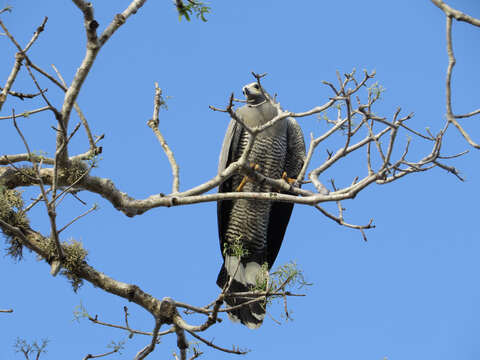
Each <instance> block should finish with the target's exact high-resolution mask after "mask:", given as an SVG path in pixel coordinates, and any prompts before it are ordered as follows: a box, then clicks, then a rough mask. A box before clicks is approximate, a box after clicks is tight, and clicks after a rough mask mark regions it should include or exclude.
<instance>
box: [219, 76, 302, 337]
mask: <svg viewBox="0 0 480 360" xmlns="http://www.w3.org/2000/svg"><path fill="white" fill-rule="evenodd" d="M256 86H258V85H257V84H256V83H252V84H249V85H246V86H245V87H244V93H245V95H246V98H247V101H248V104H247V105H245V106H242V107H241V108H239V109H238V110H237V111H236V115H237V116H238V117H239V118H241V120H242V121H243V123H244V124H245V125H246V126H249V127H252V128H253V127H257V126H260V125H262V124H265V123H266V122H268V121H270V120H271V119H273V118H274V117H275V116H276V115H277V108H276V107H275V106H274V105H273V104H272V103H271V101H270V99H269V96H268V94H267V97H265V94H266V93H265V92H264V91H261V89H259V88H257V87H256ZM248 139H249V135H248V132H247V131H245V129H243V128H242V126H241V125H240V124H238V123H236V121H235V120H233V119H232V121H231V122H230V124H229V127H228V129H227V133H226V135H225V139H224V141H223V145H222V150H221V152H220V162H219V170H220V171H222V170H223V169H225V168H226V167H227V166H228V165H229V164H230V163H231V162H234V161H236V160H238V159H239V158H240V156H241V155H242V153H243V151H244V149H245V147H246V146H247V143H248ZM304 158H305V144H304V140H303V133H302V130H301V128H300V126H299V125H298V124H297V122H296V121H295V120H294V119H291V118H288V119H283V120H280V121H278V122H277V123H275V125H274V126H271V127H270V128H268V129H267V130H266V131H263V132H261V133H260V134H258V136H257V138H256V139H255V142H254V144H253V148H252V151H251V153H250V155H249V158H248V161H249V162H250V163H253V164H256V165H259V166H260V168H259V170H258V171H259V172H260V173H262V174H263V175H265V176H267V177H270V178H273V179H279V178H280V177H281V176H282V174H283V172H284V171H286V172H287V176H289V177H292V178H296V177H297V175H298V174H299V172H300V169H301V168H302V166H303V162H304ZM242 179H243V175H241V174H236V175H233V176H232V177H231V178H230V179H228V180H227V181H225V182H224V183H223V184H222V185H221V186H220V187H219V191H220V192H230V191H235V189H236V188H237V187H238V185H239V184H240V182H241V181H242ZM243 191H245V192H272V191H276V189H273V188H272V187H271V186H270V185H267V184H265V183H263V184H260V183H253V182H251V181H249V182H247V183H246V184H245V186H244V188H243ZM292 208H293V204H287V203H279V202H271V201H265V200H247V199H238V200H233V201H232V200H225V201H219V202H218V206H217V214H218V229H219V236H220V247H221V250H222V255H224V254H223V249H224V246H225V244H230V243H233V242H235V241H241V243H242V245H243V248H244V249H245V250H246V251H247V254H246V255H245V256H243V257H242V259H241V265H239V266H236V267H235V269H233V267H232V266H231V260H230V258H231V257H230V256H228V254H227V258H226V259H225V263H224V265H223V266H222V269H221V271H220V274H219V276H218V279H217V284H218V285H219V286H220V287H223V286H224V285H225V284H226V282H227V281H228V279H229V278H230V277H234V279H235V281H234V283H235V291H234V290H233V289H230V291H231V292H238V291H249V290H250V289H251V288H252V287H254V286H255V285H256V278H257V277H259V276H260V277H261V276H262V274H261V271H260V270H259V269H260V268H261V266H262V265H263V264H264V263H266V264H267V267H268V269H270V268H271V266H272V265H273V262H274V261H275V258H276V256H277V254H278V251H279V249H280V246H281V243H282V240H283V237H284V235H285V230H286V227H287V224H288V221H289V219H290V214H291V212H292ZM227 260H228V261H227ZM237 263H238V261H237ZM232 286H233V285H232ZM242 289H243V290H242ZM226 302H227V304H228V305H230V306H234V305H235V304H237V305H238V304H241V303H243V302H245V300H242V299H234V298H227V300H226ZM253 305H255V306H246V307H245V308H241V309H239V310H241V311H235V312H232V314H230V315H231V316H232V317H234V318H238V319H239V320H240V321H241V322H242V323H243V324H245V325H247V326H248V327H250V328H256V327H258V326H260V324H261V323H262V321H263V317H264V314H265V309H264V308H263V307H262V306H260V305H259V304H253Z"/></svg>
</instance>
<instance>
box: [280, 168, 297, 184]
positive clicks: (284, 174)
mask: <svg viewBox="0 0 480 360" xmlns="http://www.w3.org/2000/svg"><path fill="white" fill-rule="evenodd" d="M282 179H283V180H285V181H286V182H288V183H289V184H293V183H294V182H295V181H297V179H293V178H289V177H288V176H287V172H286V171H284V172H283V174H282Z"/></svg>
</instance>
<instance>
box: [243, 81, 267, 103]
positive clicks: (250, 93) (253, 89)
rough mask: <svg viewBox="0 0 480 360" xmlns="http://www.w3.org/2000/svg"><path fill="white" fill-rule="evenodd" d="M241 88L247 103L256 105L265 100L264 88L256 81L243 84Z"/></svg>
mask: <svg viewBox="0 0 480 360" xmlns="http://www.w3.org/2000/svg"><path fill="white" fill-rule="evenodd" d="M242 90H243V95H245V98H246V99H247V102H248V103H249V104H253V105H258V104H261V103H263V102H265V101H266V100H267V98H266V92H265V90H263V91H262V88H261V87H260V85H259V84H258V83H256V82H253V83H250V84H247V85H245V86H244V87H243V89H242Z"/></svg>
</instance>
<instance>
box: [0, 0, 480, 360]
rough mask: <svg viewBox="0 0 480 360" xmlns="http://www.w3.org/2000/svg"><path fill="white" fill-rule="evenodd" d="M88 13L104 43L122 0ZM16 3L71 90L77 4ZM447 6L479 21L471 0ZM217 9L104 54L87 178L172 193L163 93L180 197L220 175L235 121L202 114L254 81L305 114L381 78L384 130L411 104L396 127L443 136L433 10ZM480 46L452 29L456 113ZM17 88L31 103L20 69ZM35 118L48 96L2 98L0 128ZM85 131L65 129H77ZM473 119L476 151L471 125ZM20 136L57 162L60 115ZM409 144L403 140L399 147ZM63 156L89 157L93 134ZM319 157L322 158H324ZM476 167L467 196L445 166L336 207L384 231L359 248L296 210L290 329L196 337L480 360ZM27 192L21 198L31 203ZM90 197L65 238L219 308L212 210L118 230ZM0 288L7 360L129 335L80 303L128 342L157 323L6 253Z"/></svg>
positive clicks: (166, 344)
mask: <svg viewBox="0 0 480 360" xmlns="http://www.w3.org/2000/svg"><path fill="white" fill-rule="evenodd" d="M93 3H94V6H95V9H96V19H97V21H98V22H99V23H100V28H99V29H100V30H102V29H103V28H104V27H105V26H106V25H107V24H108V23H109V22H110V20H111V19H112V17H113V15H114V14H115V13H117V12H120V11H122V10H123V9H124V7H125V6H126V4H128V3H129V1H126V0H122V1H110V2H107V1H94V2H93ZM7 4H10V5H12V6H13V13H11V14H2V20H3V21H4V22H5V23H6V25H7V26H8V27H9V29H10V31H11V32H12V33H13V34H14V35H15V36H16V37H17V39H18V40H19V41H20V42H21V43H22V44H25V43H26V41H28V39H29V38H30V37H31V34H32V33H33V31H34V30H35V28H36V27H37V26H38V25H39V24H40V23H41V21H42V19H43V16H48V17H49V20H48V24H47V27H46V30H45V32H44V33H43V34H42V35H41V37H40V39H39V41H38V42H37V43H36V44H35V45H34V47H33V48H32V50H31V54H30V55H31V58H32V60H33V61H34V62H36V63H37V64H38V65H40V66H42V67H44V68H47V69H49V67H50V64H52V63H54V64H55V65H56V66H57V67H58V68H59V70H60V71H61V72H62V74H63V75H64V77H65V79H66V80H67V81H71V79H72V77H73V75H74V73H75V71H76V69H77V67H78V65H79V64H80V61H81V58H82V56H83V54H84V44H85V34H84V29H83V19H82V16H81V13H80V12H79V11H78V9H77V8H76V7H75V6H74V5H73V3H71V2H69V1H64V2H59V1H56V2H53V1H19V0H9V1H6V0H1V1H0V7H3V6H5V5H7ZM449 4H450V5H451V6H453V7H456V8H459V9H460V10H464V11H466V12H468V13H470V14H471V15H472V16H475V17H477V18H478V17H480V3H477V2H475V1H467V0H456V1H454V0H451V1H449ZM211 7H212V12H213V13H212V14H211V15H210V16H208V19H209V21H208V23H202V22H200V21H196V20H194V21H192V22H190V23H188V22H185V21H182V22H179V21H178V18H177V14H176V12H175V9H174V7H173V5H172V1H170V0H166V1H152V0H150V1H148V2H147V4H146V5H145V6H144V8H142V9H141V10H140V11H139V12H138V13H137V14H136V15H135V16H133V17H132V18H130V19H129V20H128V23H127V24H126V25H125V26H124V27H123V28H122V29H120V30H119V31H118V33H116V34H115V36H114V37H113V38H112V39H111V40H110V41H109V43H108V44H107V45H106V46H105V48H104V49H103V50H102V51H101V53H100V54H99V56H98V59H97V62H96V64H95V65H94V67H93V69H92V71H91V73H90V76H89V77H88V79H87V81H86V83H85V86H84V87H83V90H82V92H81V94H80V96H79V99H78V102H79V104H80V106H81V108H82V109H83V111H84V113H85V115H86V116H87V118H88V119H89V122H90V125H91V127H92V129H93V131H94V133H95V134H101V133H105V134H106V135H105V140H103V142H102V146H103V149H104V151H103V154H102V160H101V162H100V164H99V168H98V169H95V171H94V174H95V175H98V176H102V177H110V178H111V179H112V180H113V181H114V182H115V183H116V185H117V186H118V187H119V188H120V189H121V190H122V191H125V192H127V193H129V194H130V195H131V196H134V197H138V198H143V197H145V196H148V195H149V194H153V193H158V192H168V191H169V190H170V188H171V183H170V181H171V175H170V169H169V166H168V163H167V161H166V159H165V156H164V154H163V152H162V150H161V148H160V146H159V145H158V143H157V141H156V139H155V138H154V136H153V134H152V133H151V130H150V129H149V128H148V127H147V126H146V120H148V119H149V118H150V117H151V114H152V100H153V90H154V85H153V84H154V82H155V81H158V82H159V84H160V87H162V88H163V89H164V91H165V93H166V95H168V96H171V98H170V100H169V102H168V105H169V109H168V111H162V113H161V124H160V126H161V130H162V131H163V133H164V135H165V137H166V139H167V141H168V143H169V144H170V146H171V148H172V149H173V151H174V152H175V154H176V156H177V159H178V162H179V164H180V171H181V188H182V189H187V188H189V187H191V186H193V185H196V184H199V183H202V182H204V181H206V180H208V179H209V178H211V177H212V176H213V175H214V174H215V171H216V167H217V159H218V153H219V149H220V146H221V141H222V139H223V134H224V132H225V129H226V126H227V123H228V120H229V119H228V118H227V117H226V116H225V115H223V114H219V113H213V112H211V111H210V110H209V109H208V105H210V104H211V105H216V106H222V105H225V104H226V102H227V100H228V96H229V94H230V92H232V91H235V93H236V94H237V96H240V94H241V87H242V86H243V85H244V84H246V83H248V82H251V81H252V77H251V75H250V72H251V71H256V72H267V73H268V74H269V75H268V78H267V79H266V80H265V86H266V88H267V89H268V90H269V91H270V92H272V93H274V92H276V93H278V99H279V101H280V102H281V104H282V106H283V107H284V108H285V109H288V110H292V111H302V110H306V109H309V108H311V107H312V106H314V105H319V104H323V103H325V102H326V101H327V99H328V96H330V95H331V94H330V93H329V92H328V89H326V88H325V86H324V85H322V84H321V80H328V81H335V71H336V70H339V71H340V72H342V73H343V72H348V71H351V70H352V68H357V69H358V70H361V69H364V68H365V69H368V70H372V69H375V70H376V71H377V80H378V81H379V82H380V83H381V84H382V85H383V86H384V87H385V88H386V89H387V90H386V92H385V93H384V95H383V99H382V101H381V103H380V104H379V106H378V107H377V109H376V111H377V113H378V114H381V115H385V116H389V117H390V116H391V115H392V114H393V113H394V111H395V109H396V107H397V106H401V107H402V109H403V111H404V112H405V113H408V112H411V111H413V112H415V117H414V119H413V120H411V122H410V125H411V126H415V127H416V128H417V129H424V128H425V127H426V126H429V127H430V129H431V130H432V131H433V132H436V131H438V130H439V128H440V127H441V126H442V125H443V123H444V113H445V105H444V103H445V95H444V82H445V80H444V79H445V70H446V65H447V56H446V50H445V18H444V15H443V13H441V11H440V10H439V9H438V8H436V7H435V6H433V4H431V2H430V1H427V0H422V1H418V0H409V1H383V0H368V1H335V2H334V1H312V0H311V1H302V2H296V3H294V2H292V1H278V0H277V1H274V0H248V1H247V0H244V1H211ZM479 43H480V31H479V30H478V29H473V28H472V27H471V26H470V25H466V24H459V23H454V46H455V51H456V56H457V60H458V61H457V67H456V68H455V73H454V83H453V89H454V98H453V101H454V112H456V113H465V112H469V111H472V110H474V109H477V108H478V107H479V106H480V98H479V96H478V84H479V83H480V73H479V72H478V64H479V59H480V48H479V47H478V44H479ZM14 51H15V50H14V49H13V47H12V45H11V44H10V42H9V41H8V39H7V38H6V37H4V36H1V37H0V53H1V54H2V56H0V84H4V82H5V80H6V78H7V76H8V74H9V72H10V69H11V66H12V65H13V61H14V60H13V54H14ZM49 71H50V72H51V73H53V71H51V70H49ZM41 84H42V86H44V87H48V89H49V91H48V95H49V96H50V98H51V99H52V101H53V102H54V103H55V104H56V105H57V106H59V104H60V103H61V100H62V96H61V93H60V92H59V91H57V90H56V89H55V88H54V86H53V85H51V84H49V83H48V82H46V81H44V80H42V82H41ZM14 89H15V90H24V91H34V87H33V84H31V82H30V81H29V79H28V78H27V75H26V73H24V72H23V73H22V75H21V77H19V79H18V81H17V82H16V84H15V86H14ZM40 106H43V104H42V102H41V100H34V101H25V102H20V101H15V100H12V99H10V100H9V102H7V103H6V105H5V106H4V108H3V112H2V113H1V114H0V116H4V115H5V114H8V113H10V111H11V108H12V107H15V109H16V112H17V113H20V112H22V111H25V110H30V109H33V108H36V107H40ZM76 122H78V118H77V117H76V115H73V122H72V124H73V123H76ZM464 122H465V123H467V125H466V128H467V129H468V130H469V131H470V132H471V135H472V136H473V137H474V138H476V139H477V141H480V118H479V117H478V116H477V117H476V118H474V119H470V120H465V121H464ZM300 123H301V125H302V127H303V128H304V131H305V134H306V136H308V133H309V132H311V131H313V132H314V133H316V134H320V133H321V132H322V131H325V129H326V127H325V124H324V123H320V122H318V121H317V120H316V118H315V117H311V118H305V119H301V120H300ZM19 125H20V126H21V127H22V129H23V130H24V132H25V135H26V137H27V139H28V140H29V142H30V143H31V146H32V148H33V149H35V150H42V151H46V152H48V153H49V154H52V153H53V152H54V145H55V141H54V134H53V131H52V130H51V129H50V126H51V125H54V119H53V118H52V117H51V116H50V114H46V113H43V114H39V115H35V116H31V117H30V118H29V119H23V120H20V121H19ZM0 134H1V142H0V153H2V154H3V153H14V152H24V149H23V145H22V143H21V141H20V139H19V138H18V136H17V135H16V134H15V132H14V131H13V126H12V124H11V123H10V122H5V121H2V122H0ZM401 136H402V137H403V138H402V139H403V140H401V141H404V139H405V138H406V134H404V133H403V134H401ZM445 141H446V143H445V145H444V148H443V149H444V153H445V154H452V153H455V152H460V151H462V150H464V149H466V148H467V145H466V143H465V142H464V141H463V140H462V139H461V138H460V137H459V136H458V134H457V133H456V131H455V130H454V129H453V128H452V129H450V130H449V133H448V136H447V137H446V139H445ZM338 146H339V145H338V144H337V145H336V146H335V147H333V146H332V148H331V149H333V148H337V147H338ZM72 150H73V151H72V152H77V153H79V152H84V151H86V150H87V142H86V139H85V136H84V135H83V134H80V135H79V136H78V137H77V138H76V139H75V140H74V143H73V148H72ZM319 151H320V153H321V154H322V156H324V155H323V154H325V148H321V149H319ZM425 151H427V147H425V146H423V145H421V144H418V146H414V147H412V150H411V154H412V160H416V159H417V157H416V156H415V154H418V155H419V156H420V154H424V153H425ZM479 160H480V153H479V152H478V151H475V150H471V151H470V153H469V154H467V155H466V156H464V157H463V158H461V159H457V160H456V161H452V162H450V164H453V165H455V166H457V167H458V168H459V169H460V170H461V172H462V175H463V176H464V177H465V179H466V181H465V182H464V183H462V182H460V181H458V180H457V179H456V178H455V177H454V176H452V175H450V174H447V173H446V172H445V171H444V170H441V169H434V170H432V171H430V172H428V173H424V174H420V175H413V176H410V177H407V178H404V179H402V180H400V181H398V182H396V183H393V184H390V185H386V186H377V185H374V186H372V187H371V188H369V189H367V190H365V191H363V192H362V193H360V194H359V196H357V198H356V199H354V200H351V201H347V202H345V203H344V204H343V205H344V207H346V208H347V211H346V213H345V215H346V217H347V220H348V221H350V222H353V223H366V222H368V221H369V219H370V218H374V222H375V224H376V225H377V228H376V229H374V230H371V231H369V232H368V233H367V235H368V242H366V243H365V242H364V241H363V240H362V238H361V236H360V234H359V233H358V232H357V231H353V230H350V229H346V228H342V227H340V226H338V225H337V224H336V223H333V222H332V221H331V220H328V219H326V218H325V217H323V216H322V215H321V214H320V213H318V212H317V211H316V210H315V209H312V208H309V207H305V206H296V207H295V210H294V213H293V216H292V219H291V222H290V225H289V228H288V231H287V233H286V237H285V241H284V246H283V248H282V250H281V251H280V254H279V257H278V259H277V264H282V263H285V262H288V261H291V260H294V261H296V262H297V263H298V264H299V265H300V267H301V268H302V269H303V270H304V271H305V274H306V277H307V280H309V281H311V282H312V283H314V285H313V286H312V287H310V288H309V289H308V290H307V295H308V296H307V297H305V298H295V299H291V300H290V301H289V307H290V309H291V310H292V312H293V317H294V319H295V320H294V321H293V322H287V323H285V324H283V325H281V326H279V325H277V324H275V323H274V322H273V321H272V320H270V319H269V318H267V319H266V321H265V324H264V325H263V326H262V327H261V328H260V329H259V330H256V331H251V330H249V329H247V328H245V327H242V326H240V325H237V324H232V323H230V322H229V321H228V320H226V321H225V323H224V324H223V325H221V326H217V327H214V328H212V329H210V330H209V331H208V332H206V333H204V334H203V335H204V336H206V337H207V338H209V339H211V338H215V341H216V342H217V343H218V344H220V345H223V346H230V345H232V344H235V345H237V346H240V347H242V348H249V349H251V350H252V352H251V353H250V354H249V355H247V358H248V359H297V358H316V359H328V360H347V359H348V360H350V359H355V360H381V359H383V358H384V357H387V358H388V359H389V360H403V359H409V360H416V359H437V360H447V359H448V360H449V359H465V360H468V359H472V360H473V359H478V358H480V342H479V338H478V334H479V333H480V287H479V286H478V279H479V276H480V262H479V260H478V259H479V255H480V241H479V240H480V237H479V235H480V231H479V228H478V213H479V212H478V200H479V196H480V195H479V191H478V188H479V184H480V169H479V166H478V164H479ZM362 161H363V160H362ZM356 171H357V168H356V167H355V166H352V165H351V164H349V163H348V162H346V163H343V164H340V165H339V166H337V167H335V169H333V170H332V171H331V172H330V173H328V174H326V175H325V177H324V178H323V179H322V180H323V181H325V182H327V181H328V179H329V178H330V177H334V178H335V179H336V182H337V184H338V185H343V186H344V185H346V184H349V183H350V182H351V180H352V179H353V177H355V176H356V175H363V174H362V173H356ZM362 171H364V170H362ZM31 195H32V194H31V193H30V192H29V191H26V192H25V196H26V197H27V198H28V197H30V196H31ZM80 196H81V198H82V199H83V200H85V201H88V202H89V204H93V203H95V202H96V203H98V204H99V205H100V210H99V211H97V212H96V213H94V214H93V215H90V216H88V217H87V218H85V219H83V220H81V221H79V222H78V223H76V224H75V225H74V226H72V227H70V229H69V230H68V231H65V233H64V234H63V235H64V239H68V238H75V239H77V240H81V241H83V243H84V245H85V247H86V248H87V249H88V250H89V252H90V254H89V262H90V263H91V265H93V266H95V267H96V268H97V269H98V270H100V271H103V272H105V273H106V274H108V275H110V276H112V277H113V278H115V279H118V280H122V281H125V282H131V283H135V284H137V285H139V286H140V287H141V288H142V289H144V290H145V291H147V292H149V293H151V294H152V295H154V296H156V297H158V298H162V297H164V296H170V297H173V298H174V299H176V300H179V301H184V302H189V303H191V304H194V305H203V304H206V303H208V302H210V301H211V300H212V299H213V298H214V297H215V296H216V294H217V292H218V290H217V287H216V285H215V280H216V276H217V273H218V270H219V268H220V264H221V256H220V252H219V247H218V237H217V225H216V208H215V204H214V203H211V204H201V205H194V206H188V207H177V208H170V209H167V208H161V209H154V210H151V211H149V212H147V213H146V214H144V215H142V216H138V217H135V218H127V217H126V216H124V215H122V214H121V213H119V212H116V211H115V210H114V209H113V207H112V206H111V205H110V204H109V203H108V202H106V201H104V200H103V199H101V198H99V197H98V196H92V195H89V194H80ZM83 211H85V209H84V208H83V207H82V206H81V205H80V204H79V203H78V202H74V201H67V202H65V205H64V206H63V207H61V210H60V211H59V223H60V224H65V223H66V222H68V221H69V220H70V219H72V218H73V217H74V216H77V215H78V214H80V213H81V212H83ZM31 220H32V225H33V226H34V227H36V228H38V229H40V230H42V231H43V232H44V234H48V231H49V230H48V219H47V216H46V214H45V212H44V209H43V208H41V207H38V208H37V210H36V211H34V212H33V214H32V218H31ZM0 273H1V274H2V280H1V288H2V290H1V292H0V293H1V296H0V308H14V310H15V312H14V313H13V314H3V315H1V319H0V333H1V334H2V336H1V337H0V358H1V359H2V360H3V359H21V358H22V357H21V356H20V355H19V354H14V353H13V349H12V345H13V343H14V340H15V338H16V337H17V336H20V337H23V338H25V339H26V340H28V341H31V340H34V339H41V338H44V337H47V338H49V339H50V341H51V343H50V345H49V347H48V354H47V355H44V356H42V358H41V359H45V360H47V359H66V358H68V359H81V358H82V357H83V356H85V355H86V354H87V353H92V354H98V353H101V352H104V351H105V350H106V345H107V344H108V343H109V342H110V340H116V341H118V340H120V339H124V338H126V334H124V333H122V332H121V331H119V330H116V329H109V328H103V327H101V326H98V325H93V324H90V323H89V322H88V321H87V320H84V321H82V322H80V323H76V322H72V319H73V314H72V313H73V310H74V308H75V306H76V305H78V304H79V303H80V302H82V303H83V304H84V306H85V307H86V308H87V310H88V311H89V312H90V313H91V314H92V315H95V314H98V315H99V319H101V320H104V321H107V322H112V323H122V319H123V311H122V307H123V305H128V306H129V309H130V312H131V314H132V317H131V319H130V324H131V326H132V327H134V328H136V329H141V330H146V331H151V329H152V328H153V325H154V323H153V320H152V318H151V316H150V315H149V314H147V313H146V312H145V311H143V310H142V309H140V308H139V307H137V306H136V305H134V304H128V303H126V302H125V301H124V300H123V299H120V298H117V297H115V296H113V295H110V294H106V293H104V292H102V291H100V290H98V289H95V288H94V287H93V286H91V285H90V284H85V285H84V287H83V288H81V290H80V291H79V292H78V294H74V293H73V291H72V290H71V288H70V286H69V284H68V283H67V281H66V280H65V279H64V278H62V277H58V278H52V277H51V276H50V275H49V267H48V266H47V265H46V264H45V263H43V262H37V261H36V259H35V256H34V255H32V254H30V253H26V254H25V260H24V261H23V262H22V263H20V264H15V263H13V262H12V260H11V259H9V258H6V257H4V258H2V259H1V261H0ZM281 311H282V306H279V305H277V306H274V307H272V308H271V313H272V315H273V316H274V317H279V316H280V314H281ZM188 320H189V321H191V322H193V323H195V322H197V321H198V319H195V318H192V319H188ZM148 341H149V340H148V339H147V338H145V337H142V336H135V337H134V338H133V339H130V340H128V341H127V344H126V349H125V350H124V352H123V355H122V356H120V357H118V356H117V355H115V357H116V358H126V359H129V358H132V357H133V354H135V353H136V352H137V351H138V350H139V349H140V348H141V347H143V346H144V345H146V344H147V342H148ZM174 350H175V351H176V346H175V338H174V337H167V338H165V339H163V340H162V343H161V344H160V345H159V346H158V349H157V350H156V354H154V355H153V356H152V358H153V359H157V358H163V359H165V358H169V357H171V353H172V351H174ZM201 350H202V351H205V355H204V356H203V357H202V358H208V359H226V358H235V356H234V355H226V354H223V353H219V352H217V351H214V350H212V349H210V348H207V347H205V346H203V345H201Z"/></svg>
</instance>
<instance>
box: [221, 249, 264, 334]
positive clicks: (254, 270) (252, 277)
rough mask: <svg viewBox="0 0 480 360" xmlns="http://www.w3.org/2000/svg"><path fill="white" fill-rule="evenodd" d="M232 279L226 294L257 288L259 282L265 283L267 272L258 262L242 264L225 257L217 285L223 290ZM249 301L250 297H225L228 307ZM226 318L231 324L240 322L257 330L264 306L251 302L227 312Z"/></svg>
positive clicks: (237, 260)
mask: <svg viewBox="0 0 480 360" xmlns="http://www.w3.org/2000/svg"><path fill="white" fill-rule="evenodd" d="M232 277H233V280H232V283H231V285H230V288H229V289H228V293H240V292H247V291H252V289H254V288H255V287H257V286H258V283H259V281H261V282H262V283H264V282H265V283H266V281H267V279H268V271H267V270H266V269H265V268H264V267H262V265H261V264H259V263H258V262H255V261H251V262H246V263H243V262H242V261H239V259H238V258H237V257H234V256H228V255H227V256H225V262H224V263H223V265H222V268H221V269H220V272H219V274H218V278H217V285H218V286H220V288H222V289H223V288H224V287H225V286H227V285H228V282H229V281H230V279H231V278H232ZM251 300H252V298H251V297H225V303H226V304H227V305H228V306H229V307H232V306H238V305H241V304H244V303H246V302H249V301H251ZM228 317H229V318H230V320H232V321H233V322H239V321H240V322H241V323H242V324H243V325H245V326H247V327H248V328H249V329H257V328H259V327H260V325H262V322H263V318H264V317H265V305H264V303H263V302H253V303H250V304H247V305H245V306H242V307H239V308H237V309H234V310H232V311H229V312H228Z"/></svg>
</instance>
